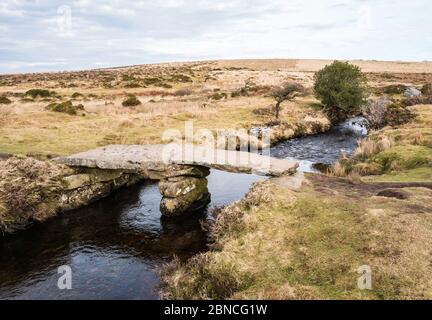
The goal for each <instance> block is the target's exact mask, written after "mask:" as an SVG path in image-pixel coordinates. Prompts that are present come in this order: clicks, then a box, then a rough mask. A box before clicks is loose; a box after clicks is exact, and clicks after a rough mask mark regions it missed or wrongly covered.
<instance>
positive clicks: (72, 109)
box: [45, 101, 84, 115]
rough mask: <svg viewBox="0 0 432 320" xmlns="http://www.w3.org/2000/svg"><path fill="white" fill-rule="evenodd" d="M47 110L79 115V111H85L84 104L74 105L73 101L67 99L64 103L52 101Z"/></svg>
mask: <svg viewBox="0 0 432 320" xmlns="http://www.w3.org/2000/svg"><path fill="white" fill-rule="evenodd" d="M45 109H46V110H49V111H54V112H61V113H67V114H69V115H77V114H78V111H84V106H83V105H82V104H79V105H76V106H74V105H73V104H72V101H66V102H62V103H51V104H49V105H48V106H46V107H45Z"/></svg>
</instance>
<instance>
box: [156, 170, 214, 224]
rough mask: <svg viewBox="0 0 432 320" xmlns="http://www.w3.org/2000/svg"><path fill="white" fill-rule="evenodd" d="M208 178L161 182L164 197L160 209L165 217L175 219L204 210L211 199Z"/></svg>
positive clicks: (179, 178) (160, 186)
mask: <svg viewBox="0 0 432 320" xmlns="http://www.w3.org/2000/svg"><path fill="white" fill-rule="evenodd" d="M207 184H208V182H207V179H206V178H196V177H189V176H183V177H177V178H175V179H173V178H169V179H165V180H161V181H160V182H159V190H160V192H161V194H162V195H163V198H162V201H161V205H160V209H161V212H162V214H163V215H164V216H165V217H175V216H179V215H183V214H185V213H187V212H194V211H197V210H199V209H202V208H204V207H205V206H206V205H207V204H208V203H209V199H210V194H209V192H208V188H207Z"/></svg>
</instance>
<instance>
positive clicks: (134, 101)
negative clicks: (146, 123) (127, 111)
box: [122, 95, 141, 107]
mask: <svg viewBox="0 0 432 320" xmlns="http://www.w3.org/2000/svg"><path fill="white" fill-rule="evenodd" d="M140 104H141V101H139V99H138V98H137V97H136V96H135V95H130V96H129V97H128V98H127V99H126V100H124V101H123V102H122V105H123V107H135V106H138V105H140Z"/></svg>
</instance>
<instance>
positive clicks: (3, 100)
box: [0, 96, 12, 104]
mask: <svg viewBox="0 0 432 320" xmlns="http://www.w3.org/2000/svg"><path fill="white" fill-rule="evenodd" d="M11 103H12V101H11V100H9V99H8V98H7V97H5V96H0V104H11Z"/></svg>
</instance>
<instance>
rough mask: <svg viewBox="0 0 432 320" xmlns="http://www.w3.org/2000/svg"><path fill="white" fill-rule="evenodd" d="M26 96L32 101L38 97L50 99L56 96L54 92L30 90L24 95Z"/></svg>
mask: <svg viewBox="0 0 432 320" xmlns="http://www.w3.org/2000/svg"><path fill="white" fill-rule="evenodd" d="M25 95H26V96H30V97H32V98H33V99H35V98H37V97H40V98H48V97H52V96H55V95H56V92H55V91H49V90H45V89H31V90H28V91H27V92H26V93H25Z"/></svg>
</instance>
